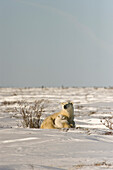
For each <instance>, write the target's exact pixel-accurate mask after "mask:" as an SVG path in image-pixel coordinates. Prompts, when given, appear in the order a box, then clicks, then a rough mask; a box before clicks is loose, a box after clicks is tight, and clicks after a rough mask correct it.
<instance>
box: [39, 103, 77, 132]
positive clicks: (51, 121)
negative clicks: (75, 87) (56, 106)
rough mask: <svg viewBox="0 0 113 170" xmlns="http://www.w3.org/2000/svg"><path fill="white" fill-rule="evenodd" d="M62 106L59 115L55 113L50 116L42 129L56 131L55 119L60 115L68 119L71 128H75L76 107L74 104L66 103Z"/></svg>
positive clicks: (43, 123) (42, 125)
mask: <svg viewBox="0 0 113 170" xmlns="http://www.w3.org/2000/svg"><path fill="white" fill-rule="evenodd" d="M61 104H62V110H61V111H60V112H58V113H54V114H52V115H50V116H48V117H47V118H46V119H45V120H44V121H43V122H42V124H41V129H56V125H55V119H56V118H57V116H58V115H63V116H66V117H67V121H68V124H69V126H70V127H75V122H74V107H73V103H72V102H65V103H61Z"/></svg>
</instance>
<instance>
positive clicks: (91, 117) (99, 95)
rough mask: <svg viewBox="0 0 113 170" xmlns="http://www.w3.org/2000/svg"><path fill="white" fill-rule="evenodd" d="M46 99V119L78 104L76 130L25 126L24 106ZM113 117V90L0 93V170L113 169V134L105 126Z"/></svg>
mask: <svg viewBox="0 0 113 170" xmlns="http://www.w3.org/2000/svg"><path fill="white" fill-rule="evenodd" d="M40 99H44V100H48V103H47V107H46V108H45V111H44V113H43V115H42V119H44V118H45V117H46V116H47V115H50V114H52V113H54V112H57V111H59V110H60V109H61V105H60V103H61V102H65V101H67V100H71V101H73V102H74V108H75V109H74V114H75V122H76V128H75V129H69V130H66V129H60V130H58V129H53V130H51V129H48V130H47V129H30V128H22V127H20V123H21V117H20V115H18V113H17V112H16V110H15V107H16V108H19V103H18V101H21V102H23V101H26V102H28V103H30V102H32V103H33V102H35V101H36V100H40ZM6 101H7V102H9V103H5V102H6ZM112 116H113V89H112V88H108V89H107V88H24V89H18V88H0V170H20V169H21V170H37V169H39V170H48V169H50V170H75V169H87V170H88V169H96V170H97V169H113V133H110V132H113V130H110V129H108V128H107V127H106V126H104V125H103V124H102V122H101V120H104V119H105V118H109V117H112ZM107 134H109V135H107Z"/></svg>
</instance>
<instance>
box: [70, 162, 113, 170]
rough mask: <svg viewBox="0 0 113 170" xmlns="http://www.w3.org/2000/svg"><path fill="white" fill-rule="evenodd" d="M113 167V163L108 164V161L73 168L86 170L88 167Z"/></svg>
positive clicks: (78, 165)
mask: <svg viewBox="0 0 113 170" xmlns="http://www.w3.org/2000/svg"><path fill="white" fill-rule="evenodd" d="M112 166H113V165H112V164H111V163H107V162H106V161H103V162H96V163H93V164H83V163H81V164H77V165H74V166H73V168H75V169H82V168H86V167H89V168H91V169H92V168H93V167H101V168H102V167H103V168H109V167H112Z"/></svg>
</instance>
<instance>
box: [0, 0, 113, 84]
mask: <svg viewBox="0 0 113 170" xmlns="http://www.w3.org/2000/svg"><path fill="white" fill-rule="evenodd" d="M112 74H113V0H0V86H1V87H38V86H42V85H43V86H62V85H64V86H113V76H112Z"/></svg>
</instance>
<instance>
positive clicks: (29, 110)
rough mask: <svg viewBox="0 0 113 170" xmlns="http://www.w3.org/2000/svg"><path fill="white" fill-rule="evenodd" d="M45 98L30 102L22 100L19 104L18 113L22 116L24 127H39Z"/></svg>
mask: <svg viewBox="0 0 113 170" xmlns="http://www.w3.org/2000/svg"><path fill="white" fill-rule="evenodd" d="M46 102H47V101H45V100H43V99H42V100H38V101H35V102H34V103H32V104H29V103H26V102H24V104H23V105H20V108H19V113H20V114H21V116H22V126H23V127H24V128H27V127H29V128H40V124H41V116H42V112H44V108H45V103H46Z"/></svg>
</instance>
